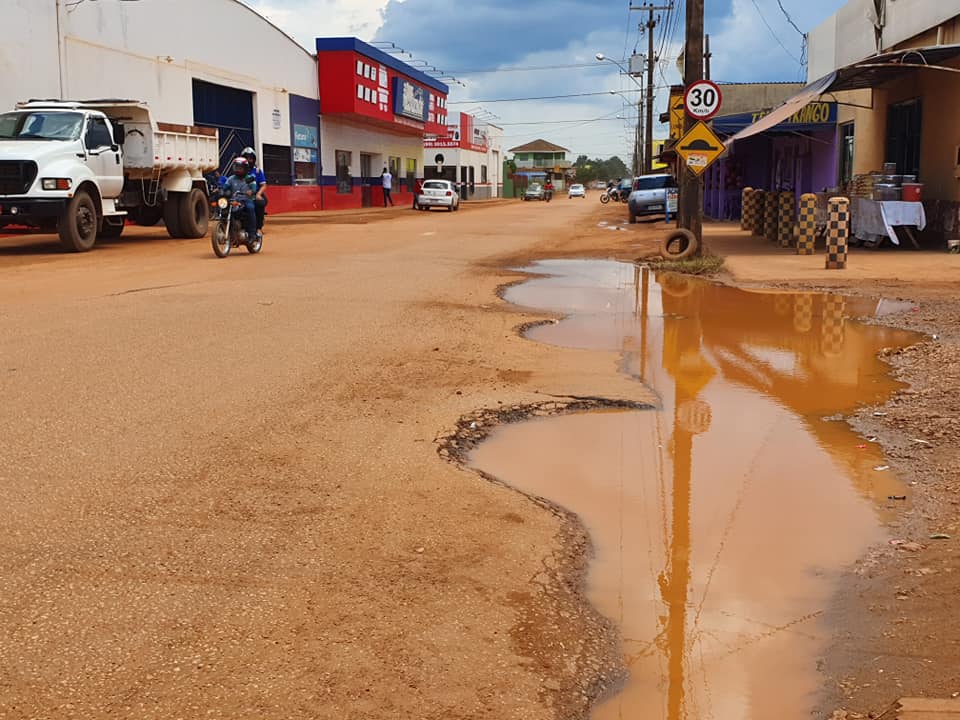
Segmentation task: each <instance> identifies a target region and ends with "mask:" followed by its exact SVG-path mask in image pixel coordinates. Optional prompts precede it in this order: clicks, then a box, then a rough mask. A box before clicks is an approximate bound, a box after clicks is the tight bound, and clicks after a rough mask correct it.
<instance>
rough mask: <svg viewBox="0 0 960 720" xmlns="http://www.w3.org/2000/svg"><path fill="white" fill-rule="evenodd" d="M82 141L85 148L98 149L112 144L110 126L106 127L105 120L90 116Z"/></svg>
mask: <svg viewBox="0 0 960 720" xmlns="http://www.w3.org/2000/svg"><path fill="white" fill-rule="evenodd" d="M84 142H85V143H86V146H87V150H99V149H100V148H104V147H110V146H111V145H113V136H112V135H111V134H110V128H108V127H107V121H106V120H104V119H103V118H91V119H90V121H89V122H88V123H87V136H86V139H85V141H84Z"/></svg>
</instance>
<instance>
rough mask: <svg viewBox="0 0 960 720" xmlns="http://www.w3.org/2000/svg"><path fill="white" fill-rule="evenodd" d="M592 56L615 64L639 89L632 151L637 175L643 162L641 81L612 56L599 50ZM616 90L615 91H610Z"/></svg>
mask: <svg viewBox="0 0 960 720" xmlns="http://www.w3.org/2000/svg"><path fill="white" fill-rule="evenodd" d="M594 57H596V58H597V61H598V62H608V63H613V64H614V65H616V66H617V67H618V68H620V70H621V71H622V72H623V74H624V75H626V76H627V77H629V78H630V79H631V80H633V82H634V83H635V84H636V86H637V87H638V88H639V89H640V97H639V98H638V99H637V132H636V141H635V145H634V148H635V151H634V153H633V174H634V175H639V174H640V168H642V167H643V166H644V163H643V143H642V142H641V138H642V137H643V128H642V125H641V123H642V122H643V83H642V82H641V81H640V80H637V79H636V78H635V77H634V76H633V75H631V74H630V71H629V70H627V69H626V68H625V67H624V66H623V65H621V64H620V63H619V62H617V61H616V60H614V59H613V58H608V57H607V56H606V55H604V54H603V53H601V52H598V53H597V54H596V55H595V56H594ZM611 92H616V91H611Z"/></svg>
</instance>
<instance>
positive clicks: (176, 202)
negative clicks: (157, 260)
mask: <svg viewBox="0 0 960 720" xmlns="http://www.w3.org/2000/svg"><path fill="white" fill-rule="evenodd" d="M185 195H186V193H173V192H172V193H167V199H166V201H164V203H163V224H164V225H166V227H167V234H168V235H169V236H170V237H172V238H182V237H183V230H182V229H181V228H180V215H181V212H180V206H181V205H182V204H183V198H184V196H185Z"/></svg>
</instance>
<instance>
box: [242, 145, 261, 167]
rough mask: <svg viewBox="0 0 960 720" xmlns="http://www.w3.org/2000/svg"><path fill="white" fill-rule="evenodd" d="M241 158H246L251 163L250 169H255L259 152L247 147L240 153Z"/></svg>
mask: <svg viewBox="0 0 960 720" xmlns="http://www.w3.org/2000/svg"><path fill="white" fill-rule="evenodd" d="M240 157H242V158H246V160H247V162H248V163H250V167H251V168H252V167H255V166H256V164H257V152H256V150H254V149H253V148H252V147H245V148H244V149H243V151H242V152H241V153H240Z"/></svg>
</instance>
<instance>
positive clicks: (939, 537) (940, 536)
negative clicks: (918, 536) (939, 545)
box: [930, 533, 950, 540]
mask: <svg viewBox="0 0 960 720" xmlns="http://www.w3.org/2000/svg"><path fill="white" fill-rule="evenodd" d="M930 539H931V540H949V539H950V536H949V535H947V534H946V533H934V534H933V535H931V536H930Z"/></svg>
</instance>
